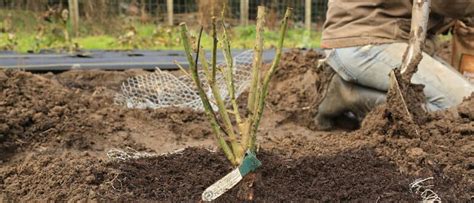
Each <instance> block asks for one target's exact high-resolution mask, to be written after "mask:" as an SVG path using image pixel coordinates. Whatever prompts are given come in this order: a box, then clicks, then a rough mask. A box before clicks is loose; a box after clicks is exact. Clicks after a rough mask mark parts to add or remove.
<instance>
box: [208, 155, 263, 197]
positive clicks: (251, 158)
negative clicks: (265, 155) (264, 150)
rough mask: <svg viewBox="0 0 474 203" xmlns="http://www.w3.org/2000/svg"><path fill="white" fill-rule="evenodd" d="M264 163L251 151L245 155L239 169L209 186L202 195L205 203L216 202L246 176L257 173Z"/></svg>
mask: <svg viewBox="0 0 474 203" xmlns="http://www.w3.org/2000/svg"><path fill="white" fill-rule="evenodd" d="M261 165H262V163H261V162H260V161H259V160H258V159H257V157H256V156H255V154H254V153H253V152H251V151H250V150H249V151H247V153H245V157H244V160H243V161H242V164H240V166H239V167H237V168H236V169H234V170H232V171H231V172H230V173H228V174H227V175H226V176H224V177H223V178H221V179H220V180H218V181H217V182H215V183H214V184H212V185H211V186H209V187H208V188H207V189H206V190H204V192H203V193H202V200H203V201H205V202H209V201H212V200H215V199H216V198H218V197H219V196H221V195H222V194H224V193H225V192H227V191H228V190H230V189H231V188H233V187H234V186H235V185H237V183H239V182H240V181H241V180H242V179H243V177H244V176H245V175H247V174H248V173H250V172H252V171H255V169H257V168H258V167H260V166H261Z"/></svg>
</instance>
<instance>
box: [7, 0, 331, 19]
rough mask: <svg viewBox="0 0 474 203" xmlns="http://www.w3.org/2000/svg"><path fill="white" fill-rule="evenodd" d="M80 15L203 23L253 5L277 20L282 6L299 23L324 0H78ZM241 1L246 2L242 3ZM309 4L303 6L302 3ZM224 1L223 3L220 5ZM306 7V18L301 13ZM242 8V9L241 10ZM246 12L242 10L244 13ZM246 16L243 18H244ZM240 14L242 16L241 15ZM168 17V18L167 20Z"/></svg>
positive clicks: (33, 5)
mask: <svg viewBox="0 0 474 203" xmlns="http://www.w3.org/2000/svg"><path fill="white" fill-rule="evenodd" d="M78 1H79V13H80V16H81V17H86V18H88V19H90V18H94V16H99V17H101V18H104V17H105V18H108V17H113V16H119V15H131V16H139V17H141V18H142V19H143V20H152V21H156V22H172V23H174V24H176V23H178V22H181V21H185V22H189V21H191V22H193V21H199V23H203V21H206V19H207V18H209V17H210V16H212V15H219V14H220V11H221V10H222V9H223V8H226V10H227V18H228V19H229V20H230V21H231V23H233V24H239V23H242V22H243V20H244V21H245V20H250V21H252V20H254V19H255V17H256V14H257V6H259V5H264V6H266V7H267V8H269V9H270V11H269V14H268V15H269V18H270V20H269V23H272V18H273V19H275V20H274V21H275V22H277V21H278V20H279V19H281V17H282V16H283V14H284V12H285V9H286V7H288V6H289V7H292V8H294V12H293V13H294V15H293V22H295V24H296V25H303V24H304V22H305V21H308V20H310V22H312V24H315V23H316V24H319V25H321V23H322V22H323V21H324V19H325V15H326V10H327V1H328V0H78ZM243 3H244V4H246V5H245V6H244V7H242V6H243ZM308 3H309V4H310V5H311V9H310V10H305V5H308ZM224 4H225V6H224ZM54 6H56V7H57V6H60V7H63V8H67V7H68V0H0V8H6V9H23V10H32V11H45V10H47V9H48V7H54ZM308 11H310V18H309V16H306V18H305V13H306V12H308ZM242 12H244V13H242ZM245 12H246V13H245ZM242 15H244V16H242ZM246 16H247V18H245V17H246ZM242 17H244V19H242ZM170 18H171V21H170Z"/></svg>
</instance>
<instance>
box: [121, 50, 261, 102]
mask: <svg viewBox="0 0 474 203" xmlns="http://www.w3.org/2000/svg"><path fill="white" fill-rule="evenodd" d="M252 59H253V51H251V50H249V51H245V52H242V53H241V54H239V55H237V56H236V57H235V58H234V69H233V74H234V86H235V96H236V97H238V96H239V95H240V94H242V92H243V91H245V89H246V88H247V86H248V84H249V81H250V79H251V78H250V75H251V68H252ZM225 67H226V65H225V63H220V64H218V69H222V68H225ZM199 78H200V79H201V81H202V83H203V88H204V90H205V91H206V94H207V96H208V98H209V99H210V101H211V104H214V103H215V102H214V98H213V96H212V92H211V89H210V88H209V85H208V81H207V80H206V77H205V76H204V73H203V72H202V71H199ZM216 84H217V87H218V89H219V92H220V94H221V96H222V98H223V99H224V101H225V102H226V103H228V102H229V100H230V95H229V92H228V91H227V86H226V81H225V80H224V76H223V75H222V72H221V71H218V72H217V74H216ZM115 103H116V104H119V105H123V106H126V107H128V108H139V109H143V108H153V109H156V108H165V107H179V108H192V109H194V110H197V111H202V110H204V108H203V106H202V103H201V100H200V98H199V95H198V92H197V89H196V86H195V84H194V82H193V81H192V79H191V78H190V77H189V76H188V75H181V76H175V75H173V74H171V73H170V72H167V71H161V70H160V69H157V70H156V71H155V72H153V73H149V74H146V75H139V76H135V77H131V78H128V79H127V80H126V81H125V82H124V83H122V86H121V93H119V94H117V95H116V97H115ZM213 108H214V110H217V108H216V106H213Z"/></svg>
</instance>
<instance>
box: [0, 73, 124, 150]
mask: <svg viewBox="0 0 474 203" xmlns="http://www.w3.org/2000/svg"><path fill="white" fill-rule="evenodd" d="M0 90H1V91H0V98H2V101H1V102H0V135H1V136H2V140H1V141H0V146H1V147H0V148H1V150H2V152H4V153H2V159H3V158H5V156H6V153H11V152H13V151H15V150H16V149H17V148H19V147H31V148H38V147H64V148H73V149H82V150H85V149H94V148H95V146H98V145H102V144H105V143H107V142H108V141H106V140H105V139H106V137H107V136H108V135H111V134H114V133H115V132H118V131H121V130H123V126H124V125H123V122H124V112H123V111H121V110H120V109H114V108H110V102H107V100H106V99H104V98H103V97H102V96H100V95H99V96H97V97H95V96H92V95H82V94H79V93H78V92H76V91H72V90H71V89H68V88H64V86H62V85H61V84H60V83H59V82H58V81H56V80H51V79H48V78H46V77H42V76H40V75H35V74H31V73H26V72H20V71H8V70H6V71H0ZM120 142H123V143H124V144H125V143H126V142H127V141H126V140H120ZM105 146H107V144H105ZM100 147H103V146H100Z"/></svg>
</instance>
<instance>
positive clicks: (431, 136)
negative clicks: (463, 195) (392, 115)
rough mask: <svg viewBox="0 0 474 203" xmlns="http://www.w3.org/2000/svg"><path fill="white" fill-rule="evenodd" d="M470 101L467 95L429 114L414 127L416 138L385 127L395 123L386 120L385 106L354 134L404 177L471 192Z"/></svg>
mask: <svg viewBox="0 0 474 203" xmlns="http://www.w3.org/2000/svg"><path fill="white" fill-rule="evenodd" d="M473 98H474V97H473V96H471V97H470V98H468V99H466V100H465V101H464V102H463V103H462V104H461V105H459V106H458V107H454V108H452V109H448V110H444V111H439V112H433V113H430V114H429V115H428V116H429V117H430V118H431V119H430V120H428V121H427V122H425V123H422V124H421V125H419V126H418V130H419V134H420V136H419V137H416V136H414V135H412V136H405V134H400V133H398V132H400V131H399V130H398V129H397V128H396V126H397V125H393V126H390V125H387V123H393V122H397V121H396V120H395V121H390V120H387V115H386V112H387V107H386V106H385V105H381V106H379V107H377V108H376V109H375V110H374V111H372V112H371V113H370V114H369V115H368V116H367V117H366V118H365V120H364V122H363V125H362V128H361V130H359V131H358V132H355V133H360V134H362V135H364V136H368V137H372V138H373V139H374V140H377V142H378V143H377V144H376V146H375V147H376V150H377V151H378V152H379V153H380V154H382V155H383V156H386V157H390V158H391V159H392V160H393V161H394V162H395V163H397V165H398V166H399V170H400V171H401V172H402V173H404V174H412V175H415V176H435V177H441V178H442V179H445V180H450V181H454V180H456V181H458V184H459V185H463V187H465V188H469V190H471V191H472V189H474V184H472V176H473V175H474V172H473V168H474V167H473V163H474V159H473V158H472V155H473V154H474V137H473V135H474V119H473V114H474V99H473ZM400 124H403V122H402V123H400ZM409 133H412V134H414V133H415V132H409Z"/></svg>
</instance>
